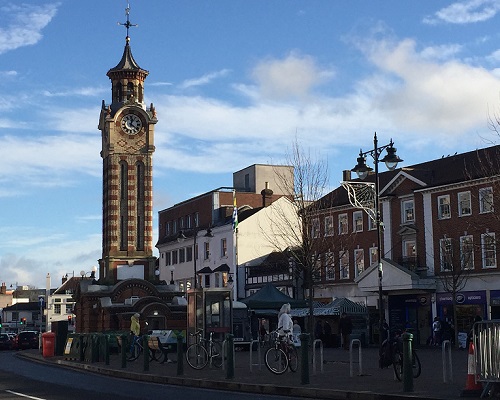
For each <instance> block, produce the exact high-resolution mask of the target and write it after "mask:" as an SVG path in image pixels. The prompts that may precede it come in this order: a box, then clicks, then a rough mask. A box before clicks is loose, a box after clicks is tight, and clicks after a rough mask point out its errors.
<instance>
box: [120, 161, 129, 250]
mask: <svg viewBox="0 0 500 400" xmlns="http://www.w3.org/2000/svg"><path fill="white" fill-rule="evenodd" d="M127 238H128V165H127V162H126V161H120V250H121V251H125V250H127V246H128V243H127Z"/></svg>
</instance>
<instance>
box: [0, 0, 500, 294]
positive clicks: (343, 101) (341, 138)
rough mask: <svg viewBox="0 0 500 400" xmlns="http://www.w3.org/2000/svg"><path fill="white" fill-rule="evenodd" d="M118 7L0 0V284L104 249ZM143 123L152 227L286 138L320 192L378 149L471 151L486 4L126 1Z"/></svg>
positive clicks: (487, 49) (85, 262)
mask: <svg viewBox="0 0 500 400" xmlns="http://www.w3.org/2000/svg"><path fill="white" fill-rule="evenodd" d="M126 6H127V2H126V1H125V0H85V1H75V0H59V1H47V0H25V1H18V0H15V1H14V0H11V1H9V0H0V93H1V96H0V111H1V114H0V139H1V145H0V204H1V211H0V281H1V282H5V283H6V284H7V285H8V286H9V285H10V284H13V285H15V284H16V283H17V284H19V285H33V286H40V287H44V285H45V276H46V274H47V273H48V272H50V274H51V276H52V282H53V283H52V286H53V287H55V286H56V284H57V282H59V279H60V278H61V277H62V276H63V275H65V274H66V273H69V274H70V275H71V274H72V273H73V272H74V273H75V274H76V275H79V271H81V270H86V271H90V269H91V267H92V266H93V265H96V263H97V260H98V259H99V258H100V256H101V171H102V159H101V158H100V155H99V152H100V147H101V139H100V132H99V131H98V130H97V124H98V119H99V111H100V107H101V101H102V100H105V101H106V103H109V102H110V97H111V90H110V88H111V86H110V82H109V79H108V78H107V76H106V72H107V71H108V69H109V68H111V67H114V66H115V65H116V64H117V63H118V61H119V60H120V58H121V55H122V52H123V46H124V44H125V29H124V28H123V27H121V26H118V25H117V22H125V19H126V18H125V8H126ZM130 7H131V11H130V20H131V22H132V23H135V24H138V25H139V26H138V27H134V28H131V30H130V36H131V47H132V52H133V54H134V57H135V59H136V61H137V62H138V64H139V65H140V66H141V67H142V68H144V69H147V70H149V71H150V74H149V76H148V78H147V80H146V85H145V95H146V103H147V104H149V103H151V102H153V103H154V104H155V107H156V109H157V112H158V118H159V122H158V124H157V125H156V133H155V141H156V152H155V154H154V210H155V211H154V218H155V242H156V239H157V213H158V211H159V210H162V209H164V208H166V207H169V206H171V205H173V204H175V203H177V202H179V201H182V200H185V199H187V198H190V197H192V196H194V195H196V194H199V193H203V192H206V191H209V190H211V189H214V188H217V187H219V186H231V184H232V173H233V172H234V171H238V170H240V169H242V168H245V167H247V166H249V165H252V164H254V163H282V162H284V160H285V154H286V151H287V148H289V146H290V145H291V143H292V142H293V141H294V140H295V139H294V138H295V137H297V139H298V141H299V143H300V144H301V145H302V146H303V147H304V148H307V149H309V150H311V152H312V153H313V154H315V155H317V157H319V158H322V159H325V160H327V161H328V165H329V169H330V182H331V186H332V187H335V186H336V185H338V183H339V181H340V180H341V171H342V170H344V169H351V168H352V167H354V165H355V163H356V157H357V155H358V153H359V149H360V148H363V150H368V149H369V148H370V147H372V146H373V133H374V132H375V131H377V133H378V136H379V140H380V144H386V143H388V142H389V140H390V138H393V140H394V142H395V146H396V147H397V149H398V155H399V156H400V157H401V158H402V159H404V163H403V164H401V166H404V165H411V164H415V163H418V162H423V161H428V160H431V159H434V158H439V157H441V156H442V155H447V154H453V153H455V152H464V151H469V150H472V149H475V148H478V147H485V146H487V145H488V143H491V142H492V141H493V142H495V143H496V140H497V137H496V136H495V135H494V134H493V133H492V131H491V130H490V129H489V128H488V117H491V116H494V115H495V114H496V113H497V112H498V110H499V109H500V69H499V67H500V37H499V36H500V33H499V30H498V26H499V23H500V15H499V14H500V3H499V2H498V1H497V0H463V1H430V0H427V1H401V0H370V1H368V0H364V1H361V0H351V1H334V0H273V1H268V0H245V1H244V0H217V1H208V0H170V1H166V0H141V1H139V0H131V1H130Z"/></svg>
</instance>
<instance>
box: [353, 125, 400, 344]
mask: <svg viewBox="0 0 500 400" xmlns="http://www.w3.org/2000/svg"><path fill="white" fill-rule="evenodd" d="M384 150H387V155H386V156H385V157H384V158H382V159H381V160H380V155H381V154H382V152H383V151H384ZM367 155H370V156H371V157H372V158H373V162H374V164H375V225H376V227H377V266H378V303H379V304H378V307H379V344H380V346H382V342H383V340H384V338H383V336H382V331H383V326H384V304H383V296H382V276H383V271H382V255H381V250H382V243H381V231H382V226H381V224H382V222H381V219H380V193H379V181H378V179H379V177H378V163H379V162H380V161H383V162H384V163H385V165H386V167H387V169H388V170H389V171H393V170H394V169H396V167H397V165H398V163H399V162H401V161H403V160H402V159H400V158H399V157H398V156H397V155H396V148H395V147H394V143H393V141H392V139H391V141H390V142H389V144H386V145H385V146H379V145H378V139H377V133H375V135H374V136H373V150H370V151H366V152H363V151H362V150H360V152H359V157H358V164H357V165H356V166H355V167H354V168H353V169H352V170H351V171H353V172H356V174H357V175H358V177H359V178H360V179H365V178H366V177H367V176H368V173H369V172H370V171H373V169H372V168H370V167H369V166H367V165H366V156H367Z"/></svg>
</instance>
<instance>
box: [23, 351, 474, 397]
mask: <svg viewBox="0 0 500 400" xmlns="http://www.w3.org/2000/svg"><path fill="white" fill-rule="evenodd" d="M417 353H418V356H419V358H420V360H421V363H422V374H421V375H420V377H418V378H416V379H414V380H413V390H412V391H404V387H403V383H402V382H399V381H397V380H396V378H395V377H394V372H393V369H392V366H391V367H390V368H385V369H380V368H378V348H376V347H363V348H361V349H359V348H354V349H353V351H352V353H351V352H350V351H348V350H343V349H341V348H325V349H324V350H323V364H322V366H323V370H321V364H320V351H319V349H316V370H314V368H313V366H312V365H311V364H309V383H303V381H304V379H303V374H302V373H301V366H300V365H299V369H298V371H297V372H295V373H293V372H290V371H287V372H286V373H284V374H283V375H274V374H272V373H271V372H269V371H268V370H267V368H266V366H265V364H264V362H263V359H264V351H262V352H261V359H262V363H261V364H260V365H259V357H258V352H257V351H254V352H253V353H252V357H253V363H252V364H253V365H250V352H249V351H236V352H235V369H234V377H231V375H229V374H228V371H227V370H224V369H216V368H210V367H209V366H207V367H205V368H204V369H203V370H194V369H192V368H191V367H190V366H189V365H188V364H187V363H186V362H185V360H184V359H183V364H182V367H183V368H181V370H182V371H179V368H178V364H177V357H176V355H177V354H176V353H170V354H169V359H170V360H171V361H173V362H172V363H163V364H160V363H158V362H155V361H151V362H150V363H149V369H148V370H145V368H144V361H143V359H142V356H141V357H140V358H139V359H138V360H136V361H133V362H127V364H126V367H125V368H123V367H122V363H121V357H120V355H119V354H111V355H110V357H109V364H106V362H105V361H99V362H93V363H92V362H89V361H82V362H80V361H78V360H74V359H68V358H65V357H64V356H54V357H43V355H42V354H40V351H38V350H27V351H22V352H19V353H18V354H19V356H22V357H25V358H29V359H31V360H33V361H38V362H44V363H49V364H56V365H59V366H62V367H67V368H74V369H83V370H85V371H88V372H94V373H97V374H100V375H108V376H113V377H120V378H125V379H133V380H138V381H143V382H152V383H158V384H167V385H180V386H183V385H184V386H190V387H199V388H210V389H217V390H230V391H237V392H248V393H259V394H273V395H284V396H294V397H304V398H316V399H356V400H383V399H388V400H397V399H411V398H418V399H458V398H460V397H462V396H463V394H464V393H463V390H464V389H466V381H467V365H468V353H467V351H465V350H462V349H453V350H451V352H447V353H446V354H443V351H442V349H441V348H440V347H430V348H429V347H423V348H418V349H417ZM299 355H300V349H299ZM450 355H451V371H450V369H448V371H449V372H448V374H447V379H446V380H447V381H448V382H447V383H444V380H445V379H444V373H443V367H444V364H443V363H445V364H446V365H447V366H448V367H449V365H448V364H449V359H450V358H449V357H450ZM310 356H311V354H310ZM351 360H352V361H351ZM179 372H182V374H179ZM450 372H451V374H450ZM306 376H307V375H306ZM450 378H451V379H450ZM466 394H467V397H469V398H471V397H476V398H479V397H480V396H479V395H480V393H479V394H477V393H475V394H474V393H466Z"/></svg>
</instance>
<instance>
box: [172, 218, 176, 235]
mask: <svg viewBox="0 0 500 400" xmlns="http://www.w3.org/2000/svg"><path fill="white" fill-rule="evenodd" d="M172 233H177V220H176V219H174V220H173V221H172Z"/></svg>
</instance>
